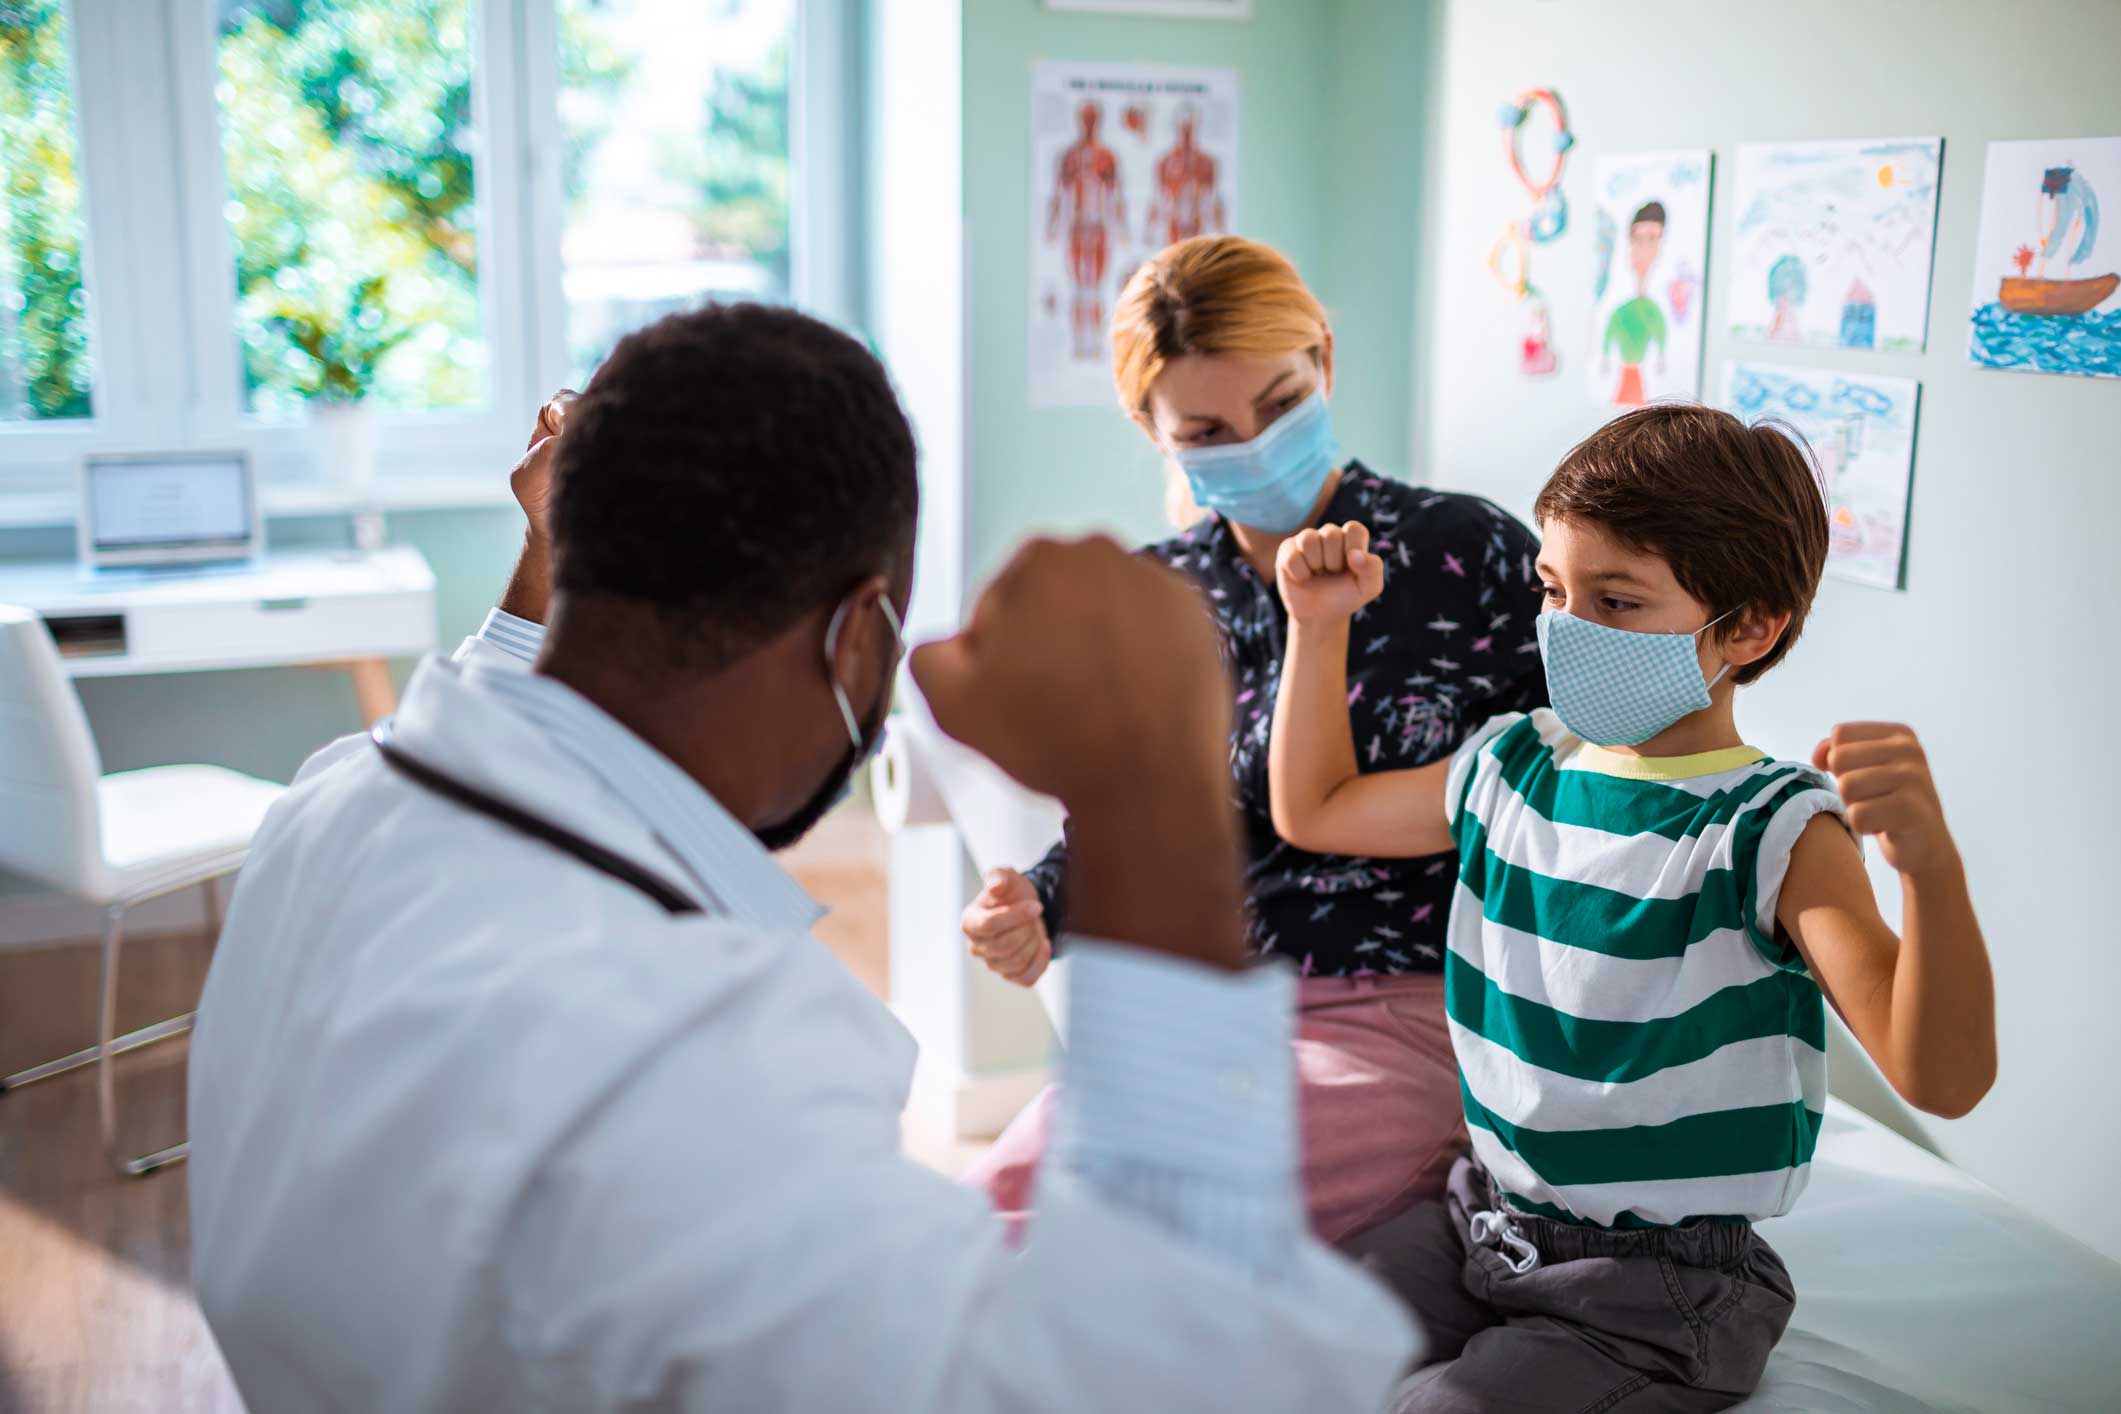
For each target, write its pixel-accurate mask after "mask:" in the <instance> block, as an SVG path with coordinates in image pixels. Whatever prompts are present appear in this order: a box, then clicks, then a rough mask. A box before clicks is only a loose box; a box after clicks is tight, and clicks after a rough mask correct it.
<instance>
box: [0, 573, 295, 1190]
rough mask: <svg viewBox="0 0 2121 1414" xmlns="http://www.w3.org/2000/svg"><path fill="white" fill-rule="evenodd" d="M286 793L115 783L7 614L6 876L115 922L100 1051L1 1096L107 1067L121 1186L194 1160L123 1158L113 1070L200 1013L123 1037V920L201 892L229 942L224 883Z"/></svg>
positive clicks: (15, 1078)
mask: <svg viewBox="0 0 2121 1414" xmlns="http://www.w3.org/2000/svg"><path fill="white" fill-rule="evenodd" d="M283 789H284V787H281V786H277V785H274V784H272V783H271V782H269V781H260V780H255V779H253V778H251V777H249V776H245V775H239V774H238V773H236V772H234V771H225V770H222V769H221V768H220V767H218V766H156V767H152V768H150V769H148V770H144V771H119V772H116V773H114V774H112V775H108V776H106V775H104V774H103V766H102V762H101V760H100V758H99V757H98V756H97V754H96V743H95V739H94V737H92V736H91V735H90V734H89V729H88V717H87V716H86V714H84V713H83V712H82V710H81V699H80V698H79V697H78V696H76V695H75V693H74V690H73V685H72V683H71V682H69V681H68V680H67V676H66V670H65V668H64V667H63V666H62V665H61V663H60V661H59V652H58V649H57V647H56V646H54V644H53V643H52V638H51V634H50V633H49V632H48V631H47V630H46V629H45V627H44V624H43V621H42V620H40V619H39V618H38V617H37V616H36V615H35V614H33V613H30V612H28V611H27V610H24V609H18V608H14V607H11V606H8V605H0V868H4V869H7V870H10V871H13V872H15V873H18V874H24V875H27V876H29V877H30V878H33V879H37V880H39V881H41V882H43V883H46V884H49V885H51V886H53V887H54V888H57V889H60V890H63V891H64V892H66V893H68V894H72V895H73V896H75V897H76V898H83V899H87V900H88V901H89V902H90V903H93V904H96V905H98V906H100V907H101V908H102V909H103V966H102V983H101V996H100V1000H99V1001H98V1004H97V1011H96V1015H97V1030H96V1037H97V1039H96V1044H95V1045H93V1046H89V1047H86V1048H85V1049H83V1050H79V1051H76V1052H74V1053H73V1054H72V1055H70V1056H62V1057H60V1058H59V1059H58V1060H55V1061H48V1062H46V1063H45V1064H43V1065H39V1066H33V1067H31V1068H30V1069H28V1070H24V1071H19V1072H17V1073H16V1074H14V1075H10V1076H8V1077H7V1078H6V1079H5V1080H4V1081H0V1092H4V1091H7V1090H13V1089H15V1088H17V1087H19V1086H23V1085H27V1084H29V1083H31V1082H32V1081H37V1080H44V1079H47V1078H49V1077H51V1076H54V1075H60V1074H64V1073H65V1072H66V1071H69V1070H73V1069H76V1068H78V1067H80V1066H84V1065H87V1064H89V1063H90V1062H91V1061H93V1062H95V1064H96V1068H97V1075H96V1103H97V1111H98V1115H99V1119H100V1121H101V1124H102V1130H103V1145H104V1148H105V1150H106V1151H107V1152H108V1153H109V1154H110V1158H111V1162H112V1163H113V1164H115V1165H116V1166H117V1167H118V1169H119V1170H120V1171H121V1172H124V1173H128V1174H143V1173H147V1172H149V1171H150V1170H153V1169H157V1168H160V1167H162V1166H163V1165H164V1164H168V1163H173V1162H175V1161H176V1160H178V1159H181V1158H183V1157H184V1156H185V1153H186V1152H187V1150H188V1148H189V1146H188V1145H187V1144H184V1143H178V1144H174V1145H171V1146H170V1147H169V1148H166V1149H159V1150H156V1151H155V1152H154V1153H151V1154H143V1155H139V1156H129V1155H127V1154H125V1153H123V1152H122V1151H121V1150H120V1149H119V1148H118V1115H117V1102H116V1097H115V1095H114V1093H113V1086H112V1079H111V1058H112V1057H113V1056H116V1055H119V1054H121V1053H122V1052H125V1051H130V1050H133V1049H135V1048H137V1047H140V1046H145V1045H149V1044H152V1043H153V1042H156V1041H161V1040H166V1039H168V1038H169V1037H172V1036H177V1035H181V1034H182V1033H184V1032H186V1031H189V1030H190V1029H191V1024H192V1016H193V1013H191V1012H186V1013H185V1014H184V1015H182V1016H177V1017H172V1018H170V1019H169V1020H168V1021H162V1022H157V1023H156V1024H155V1025H153V1026H148V1027H144V1028H142V1029H141V1030H138V1031H134V1032H130V1033H128V1034H126V1035H124V1036H113V1035H112V1034H111V1032H112V1028H113V1026H114V1025H115V1021H116V1014H117V1001H118V949H119V945H120V943H121V942H122V941H123V938H124V922H125V910H126V909H128V908H130V907H132V906H133V905H134V904H137V903H141V902H143V901H145V900H147V899H151V898H155V897H157V896H159V895H162V894H167V893H172V892H174V891H176V890H178V889H183V888H190V887H192V886H194V885H198V886H201V887H202V891H203V892H204V894H205V897H206V922H207V932H208V934H209V935H210V936H218V935H219V932H220V910H219V907H218V905H217V902H216V900H215V897H214V880H216V879H218V878H220V877H221V876H222V875H224V874H232V873H234V872H235V871H236V870H237V869H238V868H239V867H241V865H242V863H243V859H244V856H245V855H246V854H248V853H249V852H250V841H251V836H252V835H253V834H255V833H256V832H257V828H258V822H259V821H260V820H262V819H263V818H264V816H265V812H266V810H267V809H268V808H269V807H270V806H271V805H272V803H273V802H274V801H275V800H277V799H279V797H280V793H281V791H282V790H283Z"/></svg>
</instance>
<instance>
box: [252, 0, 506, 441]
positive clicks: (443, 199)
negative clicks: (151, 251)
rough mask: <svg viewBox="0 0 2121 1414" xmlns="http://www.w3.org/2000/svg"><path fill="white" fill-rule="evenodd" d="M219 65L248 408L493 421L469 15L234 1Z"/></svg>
mask: <svg viewBox="0 0 2121 1414" xmlns="http://www.w3.org/2000/svg"><path fill="white" fill-rule="evenodd" d="M216 57H217V59H218V61H219V68H220V74H219V82H218V85H217V88H216V98H217V100H218V107H219V110H220V118H221V124H220V126H221V148H222V156H223V159H224V161H225V163H226V168H227V180H228V204H227V217H228V228H229V234H230V237H231V240H232V244H233V245H234V248H235V250H234V255H235V265H236V327H237V332H238V335H239V337H240V339H241V342H242V351H243V372H244V385H245V388H244V391H245V395H246V398H247V400H248V405H249V406H250V407H252V408H253V409H256V410H259V411H272V412H293V411H296V410H298V409H299V408H300V406H301V404H302V403H303V402H304V401H305V400H307V399H310V398H323V399H327V400H338V401H350V400H354V399H358V398H361V397H364V396H368V395H371V394H372V395H373V397H374V399H375V401H376V403H377V405H378V406H379V407H384V408H436V407H444V408H455V407H469V406H474V405H477V404H480V403H483V402H484V401H485V395H486V386H485V385H486V379H485V344H484V341H483V340H482V338H481V335H480V327H479V324H480V321H479V295H478V264H479V262H478V255H479V250H478V230H477V219H476V212H477V205H476V202H475V200H474V196H475V193H474V189H473V187H474V162H473V152H474V151H475V149H476V146H477V138H476V134H475V133H474V132H473V129H472V114H473V107H472V101H471V97H472V95H471V84H472V45H471V15H470V13H469V4H468V0H244V2H243V3H230V0H221V20H220V34H219V39H218V45H217V54H216Z"/></svg>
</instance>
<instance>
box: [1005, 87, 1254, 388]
mask: <svg viewBox="0 0 2121 1414" xmlns="http://www.w3.org/2000/svg"><path fill="white" fill-rule="evenodd" d="M1236 221H1237V73H1236V71H1235V70H1232V69H1180V68H1165V67H1156V66H1149V65H1141V64H1074V63H1042V64H1040V65H1038V66H1037V68H1036V69H1035V70H1034V72H1033V76H1032V83H1031V404H1032V406H1034V407H1109V406H1110V405H1111V403H1112V400H1113V396H1114V395H1113V392H1112V358H1111V353H1110V348H1111V346H1110V343H1109V341H1108V338H1107V333H1106V331H1107V328H1108V326H1109V324H1110V322H1111V318H1112V306H1113V304H1114V303H1115V302H1116V301H1117V300H1118V298H1119V292H1120V290H1121V288H1122V287H1124V286H1125V284H1126V283H1127V277H1128V276H1130V275H1132V274H1133V273H1134V271H1135V269H1136V268H1137V267H1139V266H1140V265H1141V263H1142V262H1143V261H1144V260H1146V259H1148V258H1149V257H1150V256H1151V255H1154V254H1155V253H1156V252H1157V251H1159V250H1162V249H1163V248H1164V247H1165V246H1167V245H1170V244H1171V243H1172V242H1174V241H1182V240H1185V239H1186V238H1188V237H1190V236H1198V235H1205V234H1208V233H1211V232H1216V231H1227V230H1229V229H1231V227H1233V226H1234V225H1235V224H1236Z"/></svg>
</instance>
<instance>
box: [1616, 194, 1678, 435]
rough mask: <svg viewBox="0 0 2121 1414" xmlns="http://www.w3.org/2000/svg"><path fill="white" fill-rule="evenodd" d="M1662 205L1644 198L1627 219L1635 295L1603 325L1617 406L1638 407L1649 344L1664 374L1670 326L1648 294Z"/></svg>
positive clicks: (1659, 240)
mask: <svg viewBox="0 0 2121 1414" xmlns="http://www.w3.org/2000/svg"><path fill="white" fill-rule="evenodd" d="M1664 220H1665V217H1664V203H1663V202H1661V201H1646V202H1644V203H1643V204H1642V205H1641V206H1640V207H1639V208H1637V210H1636V212H1635V215H1634V216H1633V218H1631V219H1630V220H1629V222H1628V266H1629V268H1630V269H1632V270H1633V271H1634V272H1635V298H1633V299H1631V300H1629V301H1628V302H1627V303H1625V304H1623V305H1620V306H1619V307H1618V308H1616V309H1614V311H1613V313H1612V315H1611V317H1610V318H1608V319H1607V320H1606V325H1605V345H1604V356H1605V363H1604V365H1603V366H1604V368H1605V369H1607V370H1610V369H1611V368H1612V366H1613V354H1614V353H1615V351H1618V352H1619V354H1620V386H1619V387H1618V388H1616V389H1614V391H1613V404H1614V406H1616V407H1640V406H1641V405H1642V404H1643V403H1644V402H1646V401H1647V400H1648V399H1647V397H1646V396H1645V394H1644V392H1643V387H1642V361H1643V359H1644V358H1645V357H1646V356H1647V355H1648V354H1649V351H1650V347H1651V345H1653V344H1654V345H1655V346H1656V348H1657V371H1658V372H1659V373H1662V372H1664V351H1665V344H1666V340H1667V338H1668V334H1669V330H1668V328H1667V325H1666V323H1665V318H1664V310H1663V309H1662V308H1660V307H1659V306H1658V303H1657V301H1656V300H1654V299H1652V298H1651V297H1650V293H1649V285H1650V271H1651V270H1652V269H1653V268H1654V267H1655V266H1656V264H1657V256H1658V254H1659V252H1661V251H1662V250H1663V249H1664Z"/></svg>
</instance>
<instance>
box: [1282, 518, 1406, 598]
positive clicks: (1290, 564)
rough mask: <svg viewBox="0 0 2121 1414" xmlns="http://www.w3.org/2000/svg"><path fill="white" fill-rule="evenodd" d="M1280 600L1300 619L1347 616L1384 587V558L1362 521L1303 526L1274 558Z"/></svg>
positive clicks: (1284, 543) (1283, 544)
mask: <svg viewBox="0 0 2121 1414" xmlns="http://www.w3.org/2000/svg"><path fill="white" fill-rule="evenodd" d="M1274 579H1275V582H1276V584H1277V585H1278V586H1279V587H1280V589H1281V602H1282V604H1283V606H1284V607H1286V608H1287V609H1288V611H1289V617H1290V618H1292V619H1294V620H1295V621H1296V622H1298V623H1325V622H1331V621H1333V620H1336V619H1345V618H1347V617H1348V616H1350V615H1351V614H1353V613H1354V612H1355V611H1356V610H1357V609H1360V608H1361V607H1362V606H1363V605H1365V604H1367V603H1369V602H1370V601H1371V600H1372V599H1375V598H1376V597H1377V596H1378V595H1379V594H1381V593H1383V592H1384V587H1385V562H1384V561H1383V560H1380V559H1379V558H1377V556H1375V555H1373V554H1371V553H1370V530H1369V527H1367V526H1365V525H1364V524H1363V523H1362V522H1361V521H1354V520H1351V521H1349V522H1348V523H1347V524H1346V525H1325V526H1320V527H1319V528H1318V529H1316V530H1300V531H1298V532H1297V533H1296V534H1294V535H1292V536H1290V537H1289V538H1288V539H1286V540H1284V541H1282V542H1281V549H1280V550H1279V551H1278V552H1277V553H1276V554H1275V557H1274Z"/></svg>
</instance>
